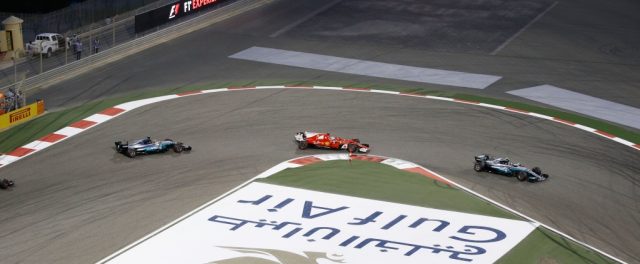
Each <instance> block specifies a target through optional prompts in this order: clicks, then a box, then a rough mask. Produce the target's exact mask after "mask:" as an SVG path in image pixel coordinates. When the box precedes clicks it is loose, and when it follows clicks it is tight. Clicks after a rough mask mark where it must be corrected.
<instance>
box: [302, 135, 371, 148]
mask: <svg viewBox="0 0 640 264" xmlns="http://www.w3.org/2000/svg"><path fill="white" fill-rule="evenodd" d="M295 140H296V143H298V149H306V148H308V147H316V148H326V149H338V150H341V149H345V150H348V151H349V152H350V153H356V152H362V153H367V152H369V144H362V143H360V140H359V139H357V138H354V139H346V138H341V137H334V136H331V134H329V133H316V132H308V131H305V132H298V133H296V135H295Z"/></svg>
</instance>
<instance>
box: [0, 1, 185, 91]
mask: <svg viewBox="0 0 640 264" xmlns="http://www.w3.org/2000/svg"><path fill="white" fill-rule="evenodd" d="M172 2H175V0H118V1H103V0H88V1H85V2H82V3H77V4H74V5H72V6H69V7H67V8H64V9H61V10H58V11H54V12H51V13H47V14H0V15H5V17H8V16H10V15H15V16H18V17H20V18H21V19H23V20H24V23H23V34H24V41H25V44H26V43H28V42H30V41H32V40H33V39H35V35H36V34H38V33H44V32H53V33H60V34H62V35H64V36H65V37H68V38H73V37H74V36H75V37H77V40H78V41H80V42H82V44H83V45H82V46H83V51H82V52H81V54H80V58H85V57H87V56H90V55H92V54H93V53H95V52H96V51H104V50H107V49H110V48H112V47H115V46H116V45H118V44H122V43H125V42H127V41H130V40H132V39H135V38H136V35H135V33H134V17H135V15H136V14H141V13H144V12H147V11H149V10H153V9H155V8H157V7H160V6H164V5H166V4H168V3H172ZM96 42H97V43H96ZM95 44H98V50H96V49H95ZM73 51H74V50H73V49H72V47H68V48H66V49H64V50H61V51H59V52H56V53H54V54H53V55H52V56H51V57H48V58H47V57H46V54H43V56H40V55H39V54H36V55H31V54H26V57H24V58H21V59H18V60H16V61H14V63H13V65H11V66H9V67H6V68H4V69H0V87H2V88H0V92H6V91H7V90H8V89H9V88H14V89H16V90H20V89H22V87H21V84H22V81H23V80H25V79H28V78H31V77H33V76H36V75H38V74H41V73H43V72H46V71H49V70H51V69H54V68H57V67H60V66H63V65H66V64H68V63H70V62H73V61H75V60H77V58H78V56H77V54H75V53H74V52H73Z"/></svg>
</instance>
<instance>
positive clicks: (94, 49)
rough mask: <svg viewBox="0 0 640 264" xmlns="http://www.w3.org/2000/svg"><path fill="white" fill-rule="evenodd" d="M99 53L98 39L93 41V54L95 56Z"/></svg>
mask: <svg viewBox="0 0 640 264" xmlns="http://www.w3.org/2000/svg"><path fill="white" fill-rule="evenodd" d="M98 51H100V41H99V40H98V38H95V39H93V53H94V54H96V53H98Z"/></svg>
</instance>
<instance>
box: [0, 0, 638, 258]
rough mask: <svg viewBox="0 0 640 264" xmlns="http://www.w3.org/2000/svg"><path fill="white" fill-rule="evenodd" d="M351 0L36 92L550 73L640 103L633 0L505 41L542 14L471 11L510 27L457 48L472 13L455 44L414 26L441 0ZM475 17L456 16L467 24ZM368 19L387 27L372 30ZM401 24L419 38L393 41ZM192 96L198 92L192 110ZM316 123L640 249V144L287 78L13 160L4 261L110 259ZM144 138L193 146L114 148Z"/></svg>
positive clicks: (268, 15) (164, 108)
mask: <svg viewBox="0 0 640 264" xmlns="http://www.w3.org/2000/svg"><path fill="white" fill-rule="evenodd" d="M416 1H417V0H416ZM370 2H372V3H373V2H376V3H383V4H385V5H392V6H391V7H390V8H394V10H407V9H406V7H407V6H402V5H403V4H404V3H407V2H406V1H395V2H389V1H382V0H380V1H373V0H371V1H370ZM461 2H462V1H458V2H456V1H442V2H438V3H437V4H440V5H444V6H441V7H440V9H435V10H436V11H437V10H440V11H442V10H445V11H446V10H453V11H452V12H457V11H460V10H459V9H465V6H464V5H462V6H459V5H457V4H459V3H461ZM353 3H356V1H341V2H339V3H337V4H336V5H334V6H332V7H330V8H329V9H327V10H325V11H322V12H319V13H317V15H316V16H314V17H311V18H308V15H309V14H313V13H314V12H316V11H317V10H319V9H322V8H324V7H325V6H326V5H327V1H321V0H308V1H295V0H279V1H271V2H270V4H269V5H265V6H264V7H261V8H259V9H256V10H253V11H251V12H247V13H246V14H243V15H239V16H237V17H234V18H232V19H229V20H226V21H224V22H222V23H218V24H215V25H213V26H211V27H209V28H206V29H203V30H200V31H197V32H193V33H191V34H189V35H185V36H183V37H180V38H178V39H175V40H173V41H169V42H166V43H163V44H161V45H158V46H156V47H154V48H151V49H148V50H145V51H143V52H140V53H139V54H136V55H133V56H129V57H127V58H125V59H122V60H120V61H117V62H114V63H111V64H109V65H106V66H105V67H102V68H99V69H97V70H95V71H92V72H90V73H86V74H83V75H81V76H78V77H77V78H74V79H71V80H68V81H65V82H61V83H59V84H56V85H53V86H51V87H49V88H48V89H46V90H43V91H41V92H39V93H38V94H36V95H34V96H33V97H35V98H45V99H46V100H47V105H48V106H49V108H50V110H55V109H61V108H67V107H70V106H73V105H78V104H82V103H84V102H88V101H92V100H96V99H103V98H109V97H113V96H119V95H123V94H128V93H132V92H137V91H142V90H156V89H163V88H174V87H184V86H190V85H204V84H210V83H223V82H233V81H243V82H247V81H264V82H273V84H280V83H281V82H282V81H283V80H285V81H286V80H295V81H336V82H348V83H353V84H358V83H375V84H380V85H396V86H403V87H422V88H425V89H428V90H444V91H453V92H465V93H474V94H477V95H483V96H492V97H497V98H501V99H510V100H518V101H524V102H531V101H527V100H526V99H523V98H518V97H516V96H512V95H509V94H507V93H505V92H506V91H511V90H514V89H521V88H527V87H533V86H537V85H542V84H550V85H554V86H558V87H562V88H564V89H568V90H571V91H575V92H579V93H582V94H586V95H590V96H594V97H598V98H602V99H606V100H609V101H612V102H616V103H620V104H625V105H628V106H632V107H640V100H639V98H640V91H639V90H638V89H637V87H640V86H639V84H640V75H638V74H637V73H638V72H639V69H640V62H639V58H640V57H639V56H638V54H640V53H638V51H639V50H638V49H637V48H635V47H638V46H640V45H639V44H640V34H637V32H638V30H640V29H639V28H638V25H640V23H638V21H639V19H640V17H639V16H637V13H638V11H637V10H638V7H639V5H638V4H637V3H636V2H634V1H626V0H615V1H607V2H603V1H595V0H587V1H582V0H580V1H578V0H568V1H561V2H559V3H558V4H557V5H555V6H554V7H553V8H552V9H551V10H549V11H548V12H547V13H546V14H544V16H542V17H541V18H540V19H539V20H537V21H536V22H535V23H533V24H531V25H530V26H528V27H527V29H526V31H524V32H521V33H520V34H519V36H518V37H517V38H515V39H513V40H512V41H510V43H509V44H508V45H506V46H505V47H504V48H502V49H501V50H500V51H499V52H498V53H497V54H495V55H490V54H488V52H491V51H492V50H494V49H495V48H497V46H498V45H500V44H501V43H503V41H504V40H506V39H507V38H509V36H510V33H515V32H517V30H519V29H520V28H521V27H523V26H525V25H526V24H527V23H528V19H518V20H516V22H518V23H516V24H513V25H509V27H506V28H508V29H509V30H507V31H499V32H495V31H494V29H495V28H493V27H494V25H491V23H489V24H487V23H477V24H475V23H474V22H475V21H474V20H470V22H465V23H474V25H478V27H477V28H476V31H477V33H478V35H472V37H474V39H475V40H472V41H470V42H469V43H471V44H474V43H475V42H476V41H478V40H482V39H486V37H488V36H492V34H494V33H496V34H497V35H496V36H499V37H498V38H495V39H492V41H490V42H487V43H481V46H479V47H473V46H471V47H467V48H468V49H465V45H452V46H450V47H452V48H453V50H450V51H442V50H438V49H436V48H431V47H442V46H444V47H447V46H449V45H446V43H445V42H446V41H455V38H454V39H451V38H445V37H446V36H447V34H450V35H451V36H454V37H455V36H457V34H458V33H461V32H459V31H457V29H460V27H453V28H451V30H450V31H447V32H444V33H443V34H444V35H443V38H442V39H439V40H442V41H441V42H437V43H433V42H429V38H427V37H428V36H427V37H425V36H424V35H420V34H419V33H420V32H422V31H421V30H422V27H424V26H425V25H426V26H427V27H429V26H434V27H437V25H438V24H437V23H423V24H411V21H417V20H415V19H413V18H412V17H414V18H415V17H429V16H431V15H433V14H434V11H433V10H432V9H429V8H430V7H429V6H425V5H422V6H420V7H421V8H419V9H411V10H409V11H406V12H404V11H403V12H401V13H399V14H400V15H399V16H392V17H381V16H379V14H380V9H376V8H375V7H371V8H369V7H365V8H361V9H359V11H360V12H365V13H363V14H361V16H359V17H354V16H349V15H348V14H349V13H345V12H344V11H345V10H346V11H348V10H349V9H348V8H346V9H345V6H344V5H346V4H353ZM360 3H362V2H360ZM485 3H489V2H485ZM517 3H527V1H518V2H517ZM550 4H551V1H542V2H539V3H537V4H535V5H532V6H534V8H533V9H530V10H529V11H533V12H530V13H527V16H521V18H526V17H529V18H531V19H532V18H534V17H535V16H536V14H537V13H538V12H542V11H544V10H545V8H547V7H548V6H549V5H550ZM393 5H395V6H393ZM347 7H348V6H347ZM409 7H412V5H409ZM383 10H384V9H383ZM465 10H466V9H465ZM469 10H470V12H480V13H475V14H476V16H473V17H480V18H482V17H483V16H482V12H481V11H482V10H491V9H485V8H484V7H482V6H479V7H476V8H475V9H469ZM337 11H340V12H337ZM465 12H466V11H465ZM516 13H517V12H516ZM516 13H512V14H516ZM435 14H438V12H435ZM462 14H463V15H464V12H463V13H462ZM478 14H479V15H478ZM506 14H507V15H509V14H510V13H509V12H508V11H507V13H506ZM336 16H338V17H336ZM371 17H376V18H378V19H373V20H372V19H370V18H371ZM461 17H465V16H461ZM332 18H340V19H335V20H333V21H334V22H335V23H337V24H335V25H333V26H336V25H337V26H336V27H338V28H339V27H340V26H343V27H344V28H345V29H348V30H347V31H339V32H338V31H322V30H318V31H313V30H312V29H314V28H318V29H321V26H323V25H322V24H321V22H322V21H327V20H331V19H332ZM435 19H436V20H435V21H436V22H442V21H439V20H438V18H437V16H436V17H435ZM302 20H304V22H302V23H301V24H299V25H297V26H295V27H293V28H290V29H289V30H287V31H286V32H284V33H282V34H280V35H278V36H277V37H270V36H271V35H272V34H274V33H276V32H279V31H280V30H282V29H283V28H286V27H287V26H289V25H291V24H292V23H296V21H302ZM480 22H482V21H480ZM485 22H486V21H485ZM465 23H462V24H458V25H459V26H461V27H463V28H464V26H465V25H466V24H465ZM363 25H364V26H363ZM367 25H374V26H375V25H378V26H380V25H383V26H385V27H383V28H380V29H382V31H381V32H371V31H370V28H371V27H369V26H367ZM305 29H307V30H305ZM397 29H406V31H398V30H397ZM431 29H432V28H431ZM397 32H401V33H403V34H406V35H405V36H401V38H396V37H397ZM412 34H413V35H412ZM337 36H339V37H337ZM416 38H419V39H416ZM372 40H376V41H372ZM385 40H391V41H385ZM398 40H400V41H399V42H398ZM413 40H415V41H413ZM442 43H445V44H442ZM422 44H425V45H422ZM462 44H464V43H462ZM487 44H491V45H487ZM253 46H260V47H269V48H277V49H284V50H292V51H300V52H308V53H316V54H327V55H331V56H338V57H345V58H354V59H359V60H369V61H377V62H383V63H391V64H400V65H408V66H415V67H425V68H434V69H442V70H451V71H462V72H472V73H478V74H488V75H496V76H503V77H504V78H503V79H501V80H500V81H498V82H497V83H495V84H494V85H492V86H490V87H488V88H486V89H483V90H482V91H477V89H467V88H456V87H451V86H444V85H429V86H424V85H423V84H419V83H415V82H407V81H397V80H388V79H384V78H374V77H368V76H357V75H351V74H344V73H332V72H323V71H317V70H311V69H300V68H294V67H288V66H281V65H268V64H264V63H257V62H249V61H241V60H235V59H229V58H228V56H230V55H231V54H235V53H237V52H240V51H242V50H245V49H247V48H250V47H253ZM478 48H479V49H478ZM483 51H484V52H485V53H483ZM212 88H213V87H212ZM469 90H473V91H469ZM183 102H188V103H189V105H192V106H197V107H189V108H187V105H185V104H183ZM178 109H179V110H180V111H178ZM140 122H143V123H144V125H139V124H140ZM305 129H308V130H320V131H328V132H332V133H336V134H340V135H354V136H357V137H360V138H362V139H363V140H365V139H366V140H367V141H368V142H371V143H372V144H373V147H374V153H375V154H379V155H386V156H396V157H398V158H402V159H405V160H410V161H414V162H416V163H419V164H421V165H424V166H426V167H429V168H432V169H433V170H435V171H437V172H439V173H442V174H444V175H446V176H448V177H451V178H452V179H454V180H456V181H459V182H460V183H462V184H464V185H465V186H468V187H469V188H471V189H473V190H476V191H478V192H480V193H482V194H483V195H486V196H489V197H491V198H493V199H495V200H497V201H499V202H501V203H504V204H507V205H509V206H512V207H513V208H514V209H516V210H520V211H522V212H524V213H526V214H528V215H530V216H532V217H533V218H535V219H538V220H540V221H542V222H544V223H547V224H550V225H551V226H554V227H556V228H558V229H559V230H562V231H565V232H567V233H568V234H570V235H572V236H575V237H576V238H578V239H580V240H583V241H585V242H587V243H589V244H592V245H594V246H596V247H598V248H600V249H602V250H604V251H606V252H608V253H611V254H613V255H614V256H617V257H619V258H622V259H623V260H626V261H629V262H632V263H637V262H640V259H639V258H638V256H640V252H639V251H638V249H639V248H640V245H639V244H638V243H639V242H638V241H640V233H639V232H640V231H639V230H638V228H637V227H638V226H640V223H639V222H640V220H638V219H640V216H639V215H638V212H639V210H638V208H640V204H639V202H638V201H640V197H639V195H640V191H639V190H638V184H639V181H640V180H639V178H638V175H640V169H639V167H638V166H639V164H638V162H637V161H638V160H640V157H639V154H638V152H637V151H634V150H633V149H630V148H628V147H625V146H622V145H619V144H617V143H615V142H612V141H609V140H607V139H604V138H602V137H599V136H597V135H593V134H588V133H585V132H582V131H579V130H577V129H573V128H570V127H566V126H563V125H561V124H556V123H550V122H548V121H543V120H539V119H535V118H532V117H527V116H522V115H517V114H512V113H504V112H497V111H495V110H490V109H484V108H479V107H474V106H465V105H457V104H451V103H445V102H433V101H425V100H419V99H415V98H405V97H393V96H389V95H369V94H361V93H338V92H330V91H282V90H270V91H260V92H258V91H251V92H248V91H247V92H237V93H236V92H234V93H227V94H217V95H207V96H201V97H190V98H183V99H178V100H175V101H171V102H167V103H162V104H158V105H152V106H148V107H145V108H143V109H139V110H136V111H134V112H132V113H130V114H127V115H126V116H123V117H119V118H116V119H114V120H112V121H110V122H109V123H107V124H104V125H100V126H98V127H96V128H95V129H92V130H90V131H88V132H87V133H84V134H82V135H79V136H78V137H75V138H72V139H69V140H67V141H64V142H63V143H61V144H58V145H56V146H54V147H52V148H50V149H47V150H46V151H43V152H41V153H37V154H35V155H33V156H30V157H28V158H26V159H25V160H23V161H20V162H17V163H14V164H12V165H10V166H8V167H7V168H3V170H2V174H3V177H9V178H15V179H16V184H17V186H16V188H15V189H14V190H13V191H11V192H2V193H0V223H2V224H1V225H0V238H2V239H0V259H2V261H3V262H8V263H15V262H23V263H34V262H35V263H38V262H46V263H87V262H92V261H96V260H99V259H101V258H102V257H105V256H107V255H109V254H111V253H113V252H114V251H116V250H118V249H120V248H121V247H123V246H125V245H127V244H129V243H131V242H133V241H135V240H137V239H139V238H141V237H142V236H143V235H145V234H147V233H149V232H151V231H153V230H155V229H157V228H159V227H161V226H162V225H164V224H166V223H169V222H170V221H172V220H173V219H175V218H177V217H179V216H181V215H182V214H184V213H186V212H188V211H190V210H191V209H193V208H195V207H197V206H198V205H201V204H203V203H204V202H206V201H209V200H211V199H212V198H214V197H216V196H217V195H219V194H221V193H224V192H225V191H227V190H229V189H231V188H233V187H235V186H237V185H238V184H239V183H241V182H243V181H245V180H247V179H249V178H251V177H253V176H255V175H256V174H258V173H259V172H261V171H263V170H265V169H267V168H269V167H271V166H273V165H275V164H277V163H279V162H281V161H283V160H285V159H289V158H292V157H294V156H298V155H306V154H311V153H313V152H299V151H296V149H295V145H292V142H291V137H292V133H295V132H297V131H299V130H305ZM146 135H150V136H154V137H170V138H173V139H176V140H182V141H184V142H185V143H188V144H192V145H193V146H194V151H193V152H192V153H190V154H184V155H173V154H167V155H156V156H149V157H143V158H141V159H136V160H130V159H128V158H126V157H123V156H121V155H117V154H116V153H115V151H113V149H112V148H111V147H112V146H113V141H114V140H116V139H119V138H135V137H144V136H146ZM479 152H491V153H494V154H503V155H507V156H509V157H510V158H512V159H513V160H518V161H521V162H523V163H524V164H526V165H532V166H541V167H542V168H543V170H545V171H546V172H549V173H550V174H551V175H552V178H551V179H550V180H549V181H548V182H545V183H543V184H522V183H520V182H517V181H515V180H514V179H511V178H504V177H497V176H495V175H489V174H480V175H476V174H475V173H474V172H472V168H471V165H472V164H471V162H472V160H471V157H472V155H475V154H478V153H479Z"/></svg>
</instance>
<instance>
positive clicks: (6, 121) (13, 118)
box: [0, 100, 44, 130]
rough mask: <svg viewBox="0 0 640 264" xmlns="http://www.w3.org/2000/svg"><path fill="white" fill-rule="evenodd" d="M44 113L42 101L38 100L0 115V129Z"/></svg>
mask: <svg viewBox="0 0 640 264" xmlns="http://www.w3.org/2000/svg"><path fill="white" fill-rule="evenodd" d="M42 113H44V101H43V100H39V101H37V102H35V103H33V104H30V105H27V106H25V107H22V108H20V109H17V110H14V111H11V112H8V113H4V114H2V115H0V130H2V129H5V128H8V127H11V126H14V125H17V124H19V123H22V122H24V121H27V120H30V119H33V118H35V117H36V116H38V115H41V114H42Z"/></svg>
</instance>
